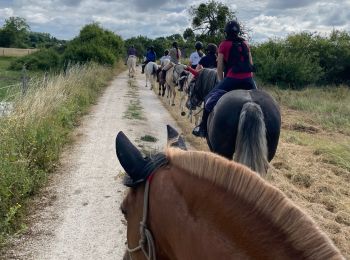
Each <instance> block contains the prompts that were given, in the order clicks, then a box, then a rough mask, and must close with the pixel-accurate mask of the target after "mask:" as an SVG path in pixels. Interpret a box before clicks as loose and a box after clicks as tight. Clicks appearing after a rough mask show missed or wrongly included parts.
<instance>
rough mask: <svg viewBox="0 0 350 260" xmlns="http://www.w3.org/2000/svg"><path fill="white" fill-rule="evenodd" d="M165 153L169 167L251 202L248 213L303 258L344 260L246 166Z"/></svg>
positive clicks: (303, 215) (179, 152)
mask: <svg viewBox="0 0 350 260" xmlns="http://www.w3.org/2000/svg"><path fill="white" fill-rule="evenodd" d="M166 156H167V159H168V161H169V166H172V165H173V166H175V167H177V168H178V169H182V170H184V171H185V172H187V173H189V174H191V175H194V176H196V177H198V178H199V179H205V180H206V181H210V182H212V183H213V184H214V185H216V186H218V188H221V189H224V190H225V191H226V192H228V193H231V194H232V195H233V196H235V197H236V198H239V199H240V200H241V201H244V203H247V204H249V205H252V207H253V209H252V210H251V212H258V213H259V214H262V215H264V217H265V218H266V219H269V220H270V222H271V225H273V226H274V227H276V228H277V229H278V230H281V231H282V232H283V233H284V234H285V235H286V237H287V240H288V243H289V244H290V245H291V246H292V247H294V249H295V250H296V251H298V252H300V253H301V254H302V255H303V256H304V259H344V258H343V257H342V255H341V254H340V252H339V250H338V249H337V248H336V247H335V246H334V245H333V243H332V242H331V240H330V239H329V238H328V237H327V236H326V235H325V234H324V233H323V232H322V231H320V229H319V228H318V227H317V226H316V224H315V223H314V221H313V220H312V219H311V218H310V217H309V216H308V215H307V214H306V213H304V212H303V211H302V210H301V209H299V208H298V207H297V206H296V205H295V204H294V203H293V202H292V201H291V200H290V199H288V198H287V197H286V196H285V195H284V194H283V193H282V192H281V191H279V190H278V189H277V188H275V187H273V186H272V185H271V184H269V183H268V182H266V181H265V180H264V179H262V178H261V177H260V176H259V175H258V174H256V173H254V172H253V171H251V170H250V169H249V168H247V167H245V166H243V165H241V164H238V163H235V162H233V161H229V160H227V159H225V158H223V157H220V156H218V155H215V154H212V153H208V152H199V151H182V150H180V149H176V148H168V149H167V151H166ZM198 186H199V185H198V184H197V187H198ZM203 203H205V202H203Z"/></svg>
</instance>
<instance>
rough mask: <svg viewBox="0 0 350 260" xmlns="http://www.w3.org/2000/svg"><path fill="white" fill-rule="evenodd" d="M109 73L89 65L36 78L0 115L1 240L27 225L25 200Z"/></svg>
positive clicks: (43, 178)
mask: <svg viewBox="0 0 350 260" xmlns="http://www.w3.org/2000/svg"><path fill="white" fill-rule="evenodd" d="M117 70H118V71H121V69H120V68H117ZM113 75H115V70H113V69H112V68H111V67H104V66H100V65H96V64H87V65H84V66H74V67H72V68H70V70H69V72H68V73H67V74H59V75H56V76H55V77H53V76H52V77H50V79H49V80H48V81H47V82H43V81H42V80H40V79H39V80H38V82H37V83H36V87H35V88H34V87H33V88H31V89H29V91H28V93H27V95H26V96H24V97H22V96H18V97H16V98H15V99H14V109H13V112H12V113H11V114H10V115H9V116H7V117H1V118H0V136H1V138H0V158H1V160H0V198H1V199H0V245H1V244H2V243H3V242H4V241H5V240H6V237H7V235H8V234H11V233H14V232H18V231H19V230H21V229H23V228H25V227H24V226H23V222H22V217H23V216H24V214H25V212H26V205H27V204H26V202H27V199H28V198H30V197H31V196H32V195H33V194H35V193H36V192H37V191H38V190H39V188H40V187H41V186H42V185H43V184H44V183H45V181H46V179H47V176H48V174H50V172H52V171H53V170H54V169H55V168H56V167H57V163H58V158H59V155H60V153H61V151H62V149H63V147H64V145H65V144H67V143H69V142H70V141H71V136H70V133H71V131H72V129H73V128H74V127H75V126H76V125H77V124H78V122H79V121H78V120H79V118H80V116H81V115H82V114H84V113H86V112H87V111H88V108H89V107H90V105H91V104H93V103H94V102H95V101H96V99H97V97H98V96H99V93H100V92H101V91H102V89H103V88H104V87H105V86H106V85H107V84H108V82H109V81H110V80H111V79H112V77H113Z"/></svg>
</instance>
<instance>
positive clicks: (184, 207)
mask: <svg viewBox="0 0 350 260" xmlns="http://www.w3.org/2000/svg"><path fill="white" fill-rule="evenodd" d="M169 132H170V139H172V140H173V142H172V143H175V144H177V145H179V146H180V147H182V148H185V145H184V142H183V140H182V138H181V137H180V138H179V135H178V134H177V132H176V131H174V129H172V128H168V133H169ZM116 150H117V156H118V158H119V161H120V163H121V165H122V166H123V167H124V169H125V170H126V173H127V176H126V179H125V182H124V183H125V184H126V185H127V186H129V187H131V188H130V190H129V193H128V195H127V196H126V198H125V199H124V201H123V203H122V205H121V210H122V212H123V214H124V216H125V218H126V220H127V247H128V249H127V252H126V254H125V256H124V259H156V258H157V259H179V260H191V259H327V260H329V259H344V257H343V256H342V255H341V253H340V252H339V251H338V249H337V248H336V247H335V246H334V245H333V243H332V242H331V240H330V239H329V238H328V237H327V236H326V235H325V234H324V233H323V232H322V231H320V229H319V228H318V227H317V226H316V224H315V223H314V221H313V220H312V219H311V218H310V217H309V216H307V215H306V214H305V213H304V212H303V211H302V210H300V209H299V208H298V207H297V206H296V205H295V204H294V203H293V202H292V201H291V200H289V199H288V198H287V197H286V196H285V195H284V194H283V193H282V192H281V191H279V190H278V189H276V188H274V187H273V186H271V185H270V184H268V183H267V182H266V181H265V180H264V179H262V178H261V177H260V176H259V175H258V174H256V173H255V172H253V171H251V170H250V169H249V168H247V167H245V166H243V165H241V164H238V163H235V162H233V161H229V160H227V159H225V158H223V157H220V156H218V155H215V154H213V153H208V152H197V151H182V150H180V149H177V148H168V149H167V150H166V153H165V154H158V155H156V156H154V157H153V158H143V157H142V155H141V153H140V152H139V151H138V150H137V148H136V147H135V146H134V145H132V144H131V142H130V141H129V140H128V139H127V137H126V136H125V135H124V134H123V133H122V132H120V133H119V134H118V136H117V138H116Z"/></svg>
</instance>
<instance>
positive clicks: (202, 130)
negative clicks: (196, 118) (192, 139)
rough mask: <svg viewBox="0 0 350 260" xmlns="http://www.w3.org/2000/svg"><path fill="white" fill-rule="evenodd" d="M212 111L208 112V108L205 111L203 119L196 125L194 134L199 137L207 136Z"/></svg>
mask: <svg viewBox="0 0 350 260" xmlns="http://www.w3.org/2000/svg"><path fill="white" fill-rule="evenodd" d="M209 114H210V112H208V111H207V110H206V109H204V111H203V116H202V121H201V122H200V124H199V125H198V126H196V127H195V128H194V129H193V131H192V134H193V135H195V136H198V137H206V136H207V123H208V117H209Z"/></svg>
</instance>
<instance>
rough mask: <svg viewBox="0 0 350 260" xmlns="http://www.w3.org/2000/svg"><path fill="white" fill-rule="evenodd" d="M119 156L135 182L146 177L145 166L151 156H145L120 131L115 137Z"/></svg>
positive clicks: (122, 164)
mask: <svg viewBox="0 0 350 260" xmlns="http://www.w3.org/2000/svg"><path fill="white" fill-rule="evenodd" d="M115 147H116V153H117V157H118V159H119V162H120V164H121V166H122V167H123V168H124V170H125V171H126V173H127V174H128V175H129V176H130V178H131V179H132V180H133V182H134V183H138V182H140V181H141V180H143V179H144V178H145V176H144V170H143V169H144V168H145V166H146V165H147V164H148V163H149V162H150V159H149V158H143V156H142V154H141V152H140V151H139V150H138V149H137V148H136V147H135V146H134V145H133V144H132V143H131V142H130V140H129V139H128V138H127V137H126V135H125V134H124V133H123V132H122V131H120V132H119V133H118V135H117V137H116V139H115Z"/></svg>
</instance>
